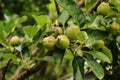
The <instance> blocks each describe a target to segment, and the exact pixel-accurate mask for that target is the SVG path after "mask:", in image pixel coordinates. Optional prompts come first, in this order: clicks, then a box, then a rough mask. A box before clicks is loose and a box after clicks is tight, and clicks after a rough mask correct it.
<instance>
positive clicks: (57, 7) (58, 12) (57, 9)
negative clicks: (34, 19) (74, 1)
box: [54, 0, 60, 15]
mask: <svg viewBox="0 0 120 80" xmlns="http://www.w3.org/2000/svg"><path fill="white" fill-rule="evenodd" d="M54 2H55V7H56V11H57V14H58V15H59V14H60V10H59V6H58V4H57V2H56V0H54Z"/></svg>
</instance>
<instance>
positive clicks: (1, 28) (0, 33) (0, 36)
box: [0, 21, 5, 42]
mask: <svg viewBox="0 0 120 80" xmlns="http://www.w3.org/2000/svg"><path fill="white" fill-rule="evenodd" d="M3 31H4V26H3V23H2V22H1V21H0V42H2V41H4V40H5V39H4V34H3Z"/></svg>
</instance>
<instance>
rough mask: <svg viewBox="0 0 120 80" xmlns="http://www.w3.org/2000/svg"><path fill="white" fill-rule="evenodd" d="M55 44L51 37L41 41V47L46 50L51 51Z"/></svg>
mask: <svg viewBox="0 0 120 80" xmlns="http://www.w3.org/2000/svg"><path fill="white" fill-rule="evenodd" d="M55 43H56V39H55V37H53V36H48V37H45V38H44V39H43V46H44V47H45V48H47V49H53V48H54V46H55Z"/></svg>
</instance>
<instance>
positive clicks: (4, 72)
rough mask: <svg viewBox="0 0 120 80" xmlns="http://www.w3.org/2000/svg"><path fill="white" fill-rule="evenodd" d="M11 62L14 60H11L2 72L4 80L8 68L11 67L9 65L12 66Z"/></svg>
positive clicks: (3, 79)
mask: <svg viewBox="0 0 120 80" xmlns="http://www.w3.org/2000/svg"><path fill="white" fill-rule="evenodd" d="M11 61H12V59H10V60H9V61H8V62H7V64H6V66H5V67H4V68H3V70H2V80H5V74H6V72H7V70H8V66H9V64H10V62H11Z"/></svg>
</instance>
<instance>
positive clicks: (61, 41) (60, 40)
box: [56, 35, 70, 49]
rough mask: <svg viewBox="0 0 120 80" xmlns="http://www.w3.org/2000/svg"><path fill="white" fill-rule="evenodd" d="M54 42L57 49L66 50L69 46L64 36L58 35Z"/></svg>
mask: <svg viewBox="0 0 120 80" xmlns="http://www.w3.org/2000/svg"><path fill="white" fill-rule="evenodd" d="M56 40H57V41H56V46H57V47H58V48H59V49H66V48H68V47H69V45H70V41H69V39H68V37H67V36H66V35H59V36H57V39H56Z"/></svg>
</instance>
